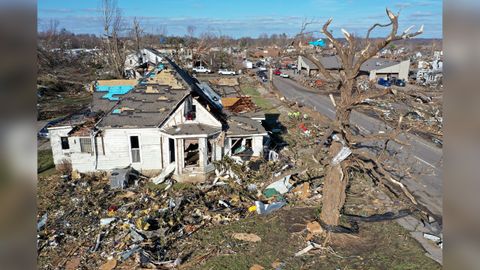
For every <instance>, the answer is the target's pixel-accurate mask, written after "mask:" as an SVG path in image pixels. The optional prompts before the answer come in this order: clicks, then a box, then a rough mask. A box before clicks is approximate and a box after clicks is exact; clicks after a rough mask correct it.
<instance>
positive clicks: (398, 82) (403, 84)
mask: <svg viewBox="0 0 480 270" xmlns="http://www.w3.org/2000/svg"><path fill="white" fill-rule="evenodd" d="M392 83H393V84H394V85H396V86H400V87H405V85H406V83H405V80H399V79H392Z"/></svg>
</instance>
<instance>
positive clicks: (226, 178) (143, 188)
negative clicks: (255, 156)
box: [37, 155, 319, 269]
mask: <svg viewBox="0 0 480 270" xmlns="http://www.w3.org/2000/svg"><path fill="white" fill-rule="evenodd" d="M215 165H216V168H217V169H216V170H215V172H216V176H215V177H214V179H212V181H209V182H206V183H202V184H196V185H194V184H185V183H174V184H173V185H172V183H171V181H172V180H171V179H168V180H165V181H157V180H158V177H154V178H152V179H150V178H147V177H145V176H142V175H141V174H136V173H132V171H131V170H130V169H128V170H120V171H119V172H117V174H115V175H114V176H107V175H80V176H79V177H77V178H78V179H72V180H69V179H68V178H61V177H58V176H50V177H47V178H43V179H41V183H40V186H41V187H40V188H42V189H43V190H44V192H42V193H41V194H40V195H39V196H40V197H39V214H40V215H39V223H38V226H37V229H38V240H37V245H38V253H39V265H40V266H41V267H40V268H62V267H66V266H67V265H68V266H71V265H81V266H82V267H86V268H91V269H95V268H101V269H112V265H113V266H133V265H135V266H138V265H139V266H141V267H146V268H162V269H164V268H173V267H176V266H178V265H181V264H183V263H184V262H185V261H186V260H188V253H187V251H186V250H187V249H185V248H182V247H183V246H185V245H187V243H188V241H189V240H188V238H189V236H190V235H192V234H194V233H195V232H196V231H197V230H199V229H201V228H206V227H209V226H215V225H219V224H228V223H230V222H232V221H236V220H239V219H242V218H246V217H248V216H251V215H257V214H262V215H263V214H268V213H271V212H273V211H276V210H278V209H280V208H282V207H285V206H286V205H287V204H290V203H292V202H295V201H299V200H300V198H302V199H307V198H308V196H309V195H310V194H311V193H313V192H311V191H310V190H309V188H308V187H310V185H306V184H305V183H304V182H305V180H302V179H305V178H307V179H308V176H306V174H304V173H301V172H298V171H295V170H294V169H293V166H292V164H289V163H288V160H287V159H285V158H284V157H283V156H282V155H280V157H279V158H278V159H277V160H276V161H265V160H252V161H247V162H244V161H242V160H241V159H236V158H228V157H226V158H225V159H224V160H222V161H219V162H216V164H215ZM127 176H128V177H127ZM132 176H134V177H136V179H131V177H132ZM162 177H163V178H168V177H169V176H168V174H165V175H164V176H162ZM125 179H128V180H125ZM279 181H280V182H281V183H280V182H279ZM302 181H303V182H302ZM154 182H156V183H159V184H155V183H154ZM315 185H317V186H318V185H319V183H317V184H315ZM47 190H48V191H47ZM272 191H273V192H272ZM316 203H317V204H318V201H317V202H316ZM234 237H235V238H237V239H243V240H244V241H254V242H255V241H260V240H259V239H258V238H257V237H255V235H248V234H247V235H236V236H234ZM74 268H75V267H74Z"/></svg>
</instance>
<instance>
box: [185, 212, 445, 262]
mask: <svg viewBox="0 0 480 270" xmlns="http://www.w3.org/2000/svg"><path fill="white" fill-rule="evenodd" d="M316 215H318V211H317V210H315V209H304V208H302V209H299V208H292V209H282V210H280V211H278V212H276V213H273V214H270V215H266V216H263V215H262V216H259V215H256V214H254V215H253V216H251V217H247V218H246V219H243V220H239V221H237V222H234V223H231V224H229V225H218V226H215V227H212V228H208V229H204V230H201V231H199V232H198V233H196V234H194V238H195V239H196V243H195V244H194V245H192V246H197V247H202V248H201V249H196V250H194V255H193V257H196V256H202V255H206V254H209V255H211V257H209V258H208V259H207V260H206V262H205V263H203V264H196V265H195V266H194V267H193V269H239V270H240V269H249V268H250V267H251V266H252V265H254V264H259V265H261V266H263V267H264V268H265V269H272V267H271V264H272V263H273V262H275V261H276V260H279V261H280V262H283V263H284V264H285V265H284V267H282V269H396V270H407V269H441V266H440V265H439V264H438V263H436V262H435V261H433V260H431V259H430V258H428V257H426V256H425V255H424V254H425V251H424V250H423V249H422V248H421V246H420V244H418V243H417V242H416V241H415V240H414V239H412V238H411V237H410V235H409V232H408V231H406V230H404V229H403V228H402V227H401V226H400V225H398V224H397V223H396V222H395V221H388V222H377V223H363V224H360V225H361V227H360V234H359V235H358V236H356V237H355V236H353V237H352V236H349V237H347V238H337V240H335V241H332V242H331V247H332V248H333V249H334V251H335V254H332V253H328V252H325V253H322V254H318V253H311V254H309V255H306V256H301V257H295V256H294V254H295V253H296V252H297V251H299V250H301V249H303V248H304V247H305V246H306V240H304V238H303V237H304V236H305V234H306V233H302V232H297V233H292V229H291V228H293V227H295V226H298V225H299V224H306V222H307V221H308V220H313V219H315V216H316ZM233 233H254V234H256V235H258V236H260V238H261V239H262V240H261V241H260V242H257V243H250V242H243V241H239V240H236V239H234V238H232V234H233ZM340 237H343V236H340ZM338 239H340V240H338ZM342 239H347V240H342ZM316 242H318V243H322V242H321V240H316Z"/></svg>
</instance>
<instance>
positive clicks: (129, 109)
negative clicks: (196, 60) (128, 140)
mask: <svg viewBox="0 0 480 270" xmlns="http://www.w3.org/2000/svg"><path fill="white" fill-rule="evenodd" d="M153 87H154V89H156V90H157V91H158V93H147V92H146V88H147V87H146V86H137V87H136V88H135V89H134V90H132V91H131V92H130V93H128V94H125V95H124V96H123V98H122V99H121V100H120V101H119V102H118V104H117V105H116V106H115V108H114V109H113V110H112V111H111V112H109V113H108V114H107V115H106V116H105V117H104V118H103V119H102V120H101V121H100V123H99V126H100V127H156V126H159V125H160V124H161V123H162V122H163V121H164V120H165V119H166V118H167V117H168V116H169V115H170V113H171V112H172V111H173V110H174V109H175V108H176V105H177V104H178V103H179V102H180V101H182V100H183V99H184V98H185V97H186V96H187V95H189V93H190V91H189V90H169V88H168V87H167V86H159V85H157V86H153Z"/></svg>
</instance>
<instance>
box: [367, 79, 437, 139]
mask: <svg viewBox="0 0 480 270" xmlns="http://www.w3.org/2000/svg"><path fill="white" fill-rule="evenodd" d="M392 92H393V94H392V95H387V96H385V97H383V98H381V99H378V100H365V101H364V102H365V103H366V104H368V105H372V106H371V107H370V108H369V109H363V112H365V113H367V114H375V116H377V117H379V118H380V119H383V120H385V121H386V122H388V123H389V124H390V125H391V126H396V125H397V123H398V120H399V118H400V116H403V121H402V127H403V128H404V129H405V130H410V132H412V133H414V134H417V135H419V136H421V137H423V138H425V139H427V140H431V141H432V142H434V143H435V144H437V145H439V146H442V144H443V143H442V141H443V116H442V110H443V109H442V94H441V93H438V92H426V91H419V90H418V89H417V88H416V89H415V90H410V91H409V90H402V91H400V90H393V91H392Z"/></svg>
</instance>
